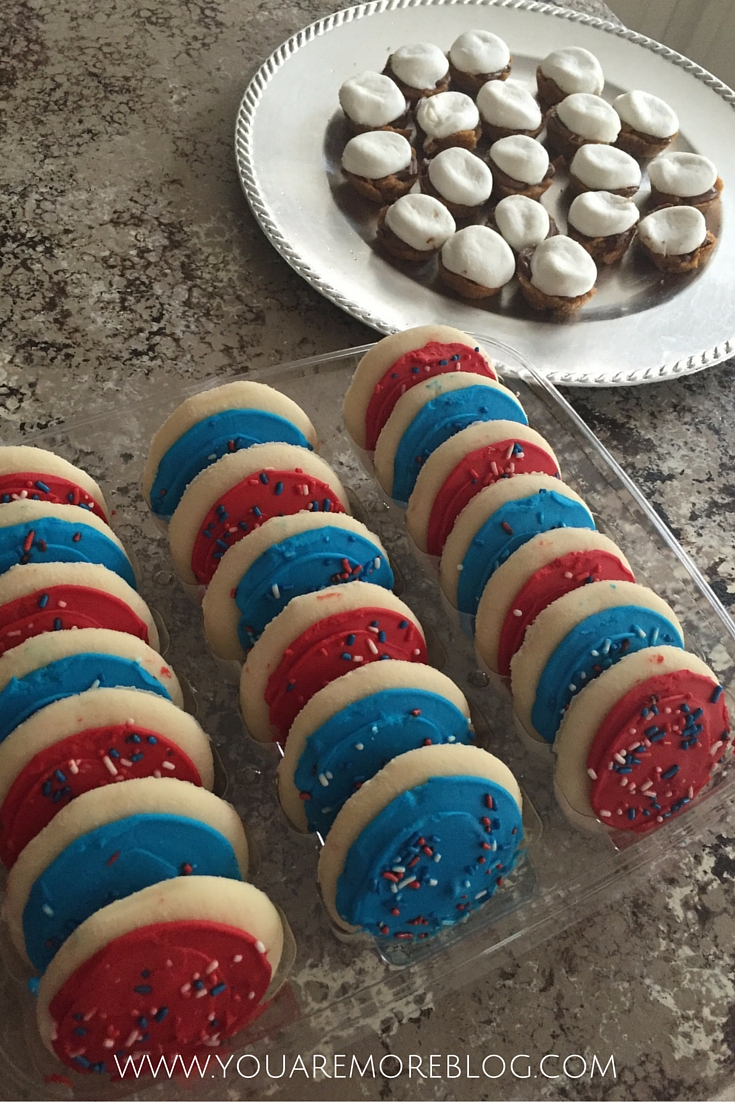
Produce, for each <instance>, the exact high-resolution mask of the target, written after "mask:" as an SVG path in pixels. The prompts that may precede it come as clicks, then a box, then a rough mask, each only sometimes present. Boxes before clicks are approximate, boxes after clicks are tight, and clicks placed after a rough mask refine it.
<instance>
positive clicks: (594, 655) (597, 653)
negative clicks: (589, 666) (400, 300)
mask: <svg viewBox="0 0 735 1102" xmlns="http://www.w3.org/2000/svg"><path fill="white" fill-rule="evenodd" d="M590 654H591V655H592V657H593V658H599V657H600V652H599V651H598V650H591V651H590Z"/></svg>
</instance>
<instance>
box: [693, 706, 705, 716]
mask: <svg viewBox="0 0 735 1102" xmlns="http://www.w3.org/2000/svg"><path fill="white" fill-rule="evenodd" d="M702 715H704V709H703V708H697V710H696V712H692V719H699V717H700V716H702Z"/></svg>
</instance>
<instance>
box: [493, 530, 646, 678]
mask: <svg viewBox="0 0 735 1102" xmlns="http://www.w3.org/2000/svg"><path fill="white" fill-rule="evenodd" d="M602 581H613V582H614V581H621V582H634V581H635V577H634V576H633V571H632V570H631V568H630V564H629V563H628V560H627V559H626V557H625V555H624V554H623V552H622V551H621V550H620V548H619V547H617V546H616V545H615V544H614V543H613V541H612V540H611V539H609V538H608V537H607V536H603V535H602V533H601V532H595V531H591V530H589V529H586V528H556V529H554V530H552V531H551V532H542V533H541V534H540V535H538V536H534V538H533V539H531V540H529V541H528V543H525V544H523V546H522V547H519V548H518V550H517V551H515V552H514V553H513V554H512V555H511V556H510V558H509V559H506V561H505V562H504V563H502V564H501V565H500V566H499V567H498V569H497V570H496V571H495V573H494V574H492V575H491V576H490V579H489V581H488V583H487V585H486V586H485V589H484V590H483V594H482V597H481V598H480V604H479V605H478V608H477V617H476V619H475V647H476V649H477V653H478V655H479V657H480V658H481V660H482V661H483V662H484V663H485V665H486V666H488V667H489V669H491V670H493V671H494V672H495V673H499V674H501V676H503V677H508V676H510V663H511V659H512V658H513V655H514V654H515V653H516V651H517V650H518V649H519V648H520V646H521V644H522V643H523V637H524V635H525V634H526V628H527V627H528V626H529V624H532V623H533V621H534V620H535V619H536V617H537V616H538V614H539V613H540V612H542V611H543V610H544V609H545V608H546V606H547V605H550V604H551V603H552V602H553V601H556V600H557V599H558V598H559V597H563V596H564V594H565V593H569V592H571V590H573V589H579V587H580V586H583V585H588V584H589V583H590V582H602Z"/></svg>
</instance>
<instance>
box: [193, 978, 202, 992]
mask: <svg viewBox="0 0 735 1102" xmlns="http://www.w3.org/2000/svg"><path fill="white" fill-rule="evenodd" d="M191 986H192V987H193V988H194V990H195V991H201V989H202V988H203V987H204V983H203V981H202V980H194V982H193V984H192V985H191Z"/></svg>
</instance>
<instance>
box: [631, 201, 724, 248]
mask: <svg viewBox="0 0 735 1102" xmlns="http://www.w3.org/2000/svg"><path fill="white" fill-rule="evenodd" d="M638 236H639V237H640V239H641V241H642V242H643V244H644V245H646V246H648V248H649V249H650V250H651V252H652V253H661V254H662V255H663V256H681V255H683V254H684V253H693V252H694V250H695V249H698V248H699V246H700V245H701V244H702V243H703V242H704V239H705V237H706V236H707V223H706V222H705V220H704V215H703V214H702V212H701V210H697V208H696V207H663V208H662V209H661V210H655V211H654V212H653V214H649V215H648V216H647V217H646V218H643V219H642V220H641V224H640V226H639V227H638Z"/></svg>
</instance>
